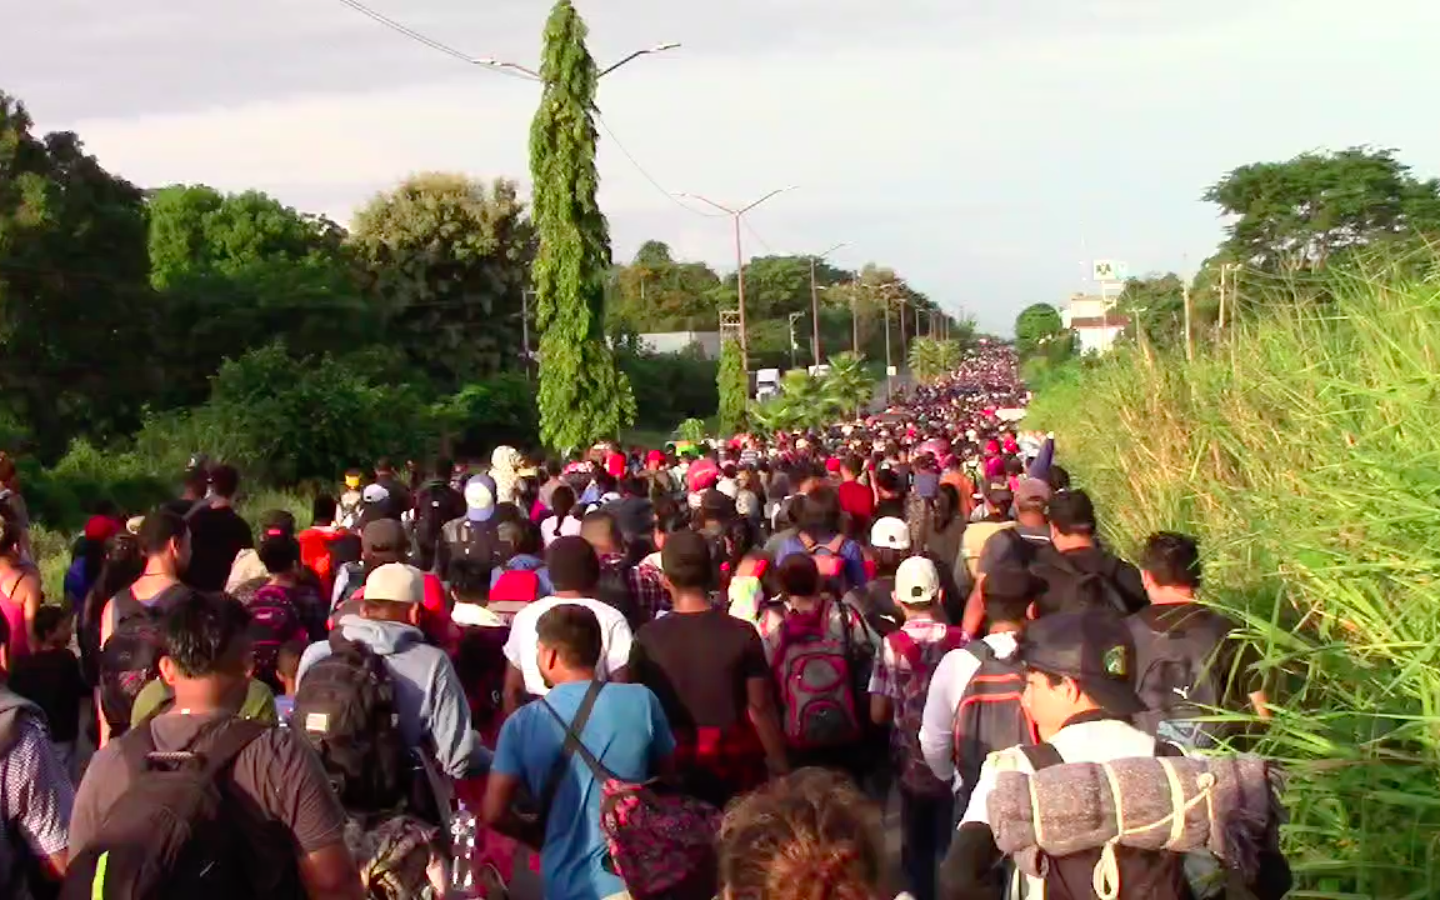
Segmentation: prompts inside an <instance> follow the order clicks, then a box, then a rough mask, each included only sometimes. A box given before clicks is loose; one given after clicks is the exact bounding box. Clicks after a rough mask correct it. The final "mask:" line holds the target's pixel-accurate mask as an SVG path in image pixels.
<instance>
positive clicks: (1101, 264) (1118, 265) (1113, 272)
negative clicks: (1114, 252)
mask: <svg viewBox="0 0 1440 900" xmlns="http://www.w3.org/2000/svg"><path fill="white" fill-rule="evenodd" d="M1090 277H1091V278H1093V279H1094V280H1095V281H1096V282H1098V283H1100V284H1121V283H1124V281H1125V280H1126V279H1128V278H1129V277H1130V267H1129V266H1127V265H1126V264H1125V263H1123V262H1116V261H1115V260H1113V259H1097V260H1095V262H1094V264H1093V266H1092V267H1091V276H1090Z"/></svg>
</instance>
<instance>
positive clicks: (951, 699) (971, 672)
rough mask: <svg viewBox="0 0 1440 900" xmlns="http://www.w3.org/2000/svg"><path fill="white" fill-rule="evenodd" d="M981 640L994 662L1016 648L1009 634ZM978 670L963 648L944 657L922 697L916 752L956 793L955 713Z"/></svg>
mask: <svg viewBox="0 0 1440 900" xmlns="http://www.w3.org/2000/svg"><path fill="white" fill-rule="evenodd" d="M984 641H985V643H986V644H988V645H989V647H990V649H991V650H993V651H995V656H996V658H998V659H1009V658H1010V657H1012V656H1014V655H1015V651H1016V650H1017V649H1018V648H1019V644H1018V643H1017V642H1016V640H1015V635H1014V633H1013V632H1008V631H1000V632H996V633H995V634H987V635H986V636H985V637H984ZM979 670H980V660H979V659H977V658H976V657H975V654H973V653H971V652H970V651H969V650H966V649H965V648H964V647H961V648H960V649H958V650H951V651H950V652H949V653H947V654H945V656H944V657H943V658H942V659H941V660H940V663H939V665H937V666H936V667H935V674H933V675H931V676H930V693H929V694H927V695H926V697H925V714H924V716H923V717H922V718H921V720H920V752H921V753H923V754H924V755H925V762H926V763H927V764H928V765H929V766H930V771H932V772H934V773H935V777H936V778H939V779H941V780H942V781H948V780H950V779H951V778H952V777H953V778H954V780H955V790H956V791H957V792H958V791H959V790H960V788H961V784H960V773H958V772H956V771H955V756H954V753H955V749H954V743H955V710H957V709H959V708H960V701H961V700H963V699H964V698H965V689H966V688H968V687H969V686H970V679H972V678H974V677H975V673H976V672H978V671H979Z"/></svg>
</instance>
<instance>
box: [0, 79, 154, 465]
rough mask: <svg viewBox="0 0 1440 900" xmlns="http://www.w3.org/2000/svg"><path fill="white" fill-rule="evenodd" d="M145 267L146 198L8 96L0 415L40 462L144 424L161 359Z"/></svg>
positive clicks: (1, 170) (2, 157)
mask: <svg viewBox="0 0 1440 900" xmlns="http://www.w3.org/2000/svg"><path fill="white" fill-rule="evenodd" d="M146 268H147V261H146V253H145V211H144V201H143V196H142V194H141V192H140V190H139V189H138V188H136V187H135V186H134V185H132V184H130V183H129V182H127V181H125V180H124V179H121V178H117V177H115V176H114V175H111V174H110V173H108V172H106V171H105V170H104V169H103V168H101V166H100V164H99V163H98V162H96V161H95V159H94V157H92V156H89V155H87V154H86V153H85V152H84V149H83V147H82V145H81V143H80V140H79V138H77V137H76V136H75V135H74V134H71V133H69V132H59V133H54V134H48V135H44V136H43V137H42V136H39V135H37V134H34V133H33V132H32V123H31V120H30V116H29V114H28V112H27V111H26V109H25V107H24V105H23V104H22V103H20V101H18V100H16V99H14V98H12V97H10V96H8V95H6V94H4V93H0V384H4V386H5V390H4V396H3V401H0V403H3V407H4V409H3V412H4V415H3V416H0V417H3V418H7V419H9V420H11V421H12V423H13V425H14V426H15V427H16V430H18V431H19V432H21V433H24V434H28V435H29V436H30V437H31V438H32V439H33V440H34V442H35V445H36V446H35V449H37V450H38V451H39V453H40V455H41V456H42V457H44V458H47V459H48V458H54V457H57V456H58V455H59V454H60V453H61V452H63V450H64V448H65V446H66V445H67V444H68V443H69V441H70V439H71V438H72V437H76V436H80V435H92V436H96V437H99V438H102V439H103V438H109V437H112V436H115V435H118V434H123V433H127V432H128V431H130V430H131V429H133V428H134V427H136V426H138V425H139V415H140V411H141V407H142V404H143V403H144V402H145V400H146V399H147V395H148V393H149V388H150V387H151V386H152V385H153V384H154V381H155V378H154V375H153V366H154V365H155V363H156V362H157V355H156V352H155V344H154V341H153V336H152V329H151V326H152V325H153V324H154V322H153V319H152V315H153V312H154V302H153V301H154V295H153V293H152V291H151V290H150V286H149V284H148V283H147V279H146ZM167 350H168V348H167Z"/></svg>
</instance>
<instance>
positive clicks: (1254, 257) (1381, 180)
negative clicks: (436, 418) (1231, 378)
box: [1015, 147, 1440, 374]
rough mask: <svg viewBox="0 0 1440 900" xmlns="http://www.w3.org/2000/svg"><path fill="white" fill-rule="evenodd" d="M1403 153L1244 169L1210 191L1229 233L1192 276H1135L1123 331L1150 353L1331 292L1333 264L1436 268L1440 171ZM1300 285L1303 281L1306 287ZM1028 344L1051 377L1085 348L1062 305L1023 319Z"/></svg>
mask: <svg viewBox="0 0 1440 900" xmlns="http://www.w3.org/2000/svg"><path fill="white" fill-rule="evenodd" d="M1396 153H1397V151H1395V150H1390V149H1376V148H1371V147H1351V148H1348V149H1345V150H1340V151H1335V152H1309V153H1303V154H1301V155H1299V156H1297V157H1295V158H1293V159H1290V160H1285V161H1280V162H1257V163H1251V164H1249V165H1244V166H1240V167H1238V168H1236V169H1233V170H1232V171H1230V172H1229V173H1227V174H1226V175H1225V176H1224V177H1222V178H1221V179H1220V180H1218V181H1217V182H1215V184H1213V185H1211V186H1210V187H1209V188H1208V189H1207V190H1206V191H1205V193H1204V195H1203V199H1205V200H1206V201H1208V202H1210V203H1213V204H1215V205H1216V206H1217V207H1218V209H1219V212H1220V214H1221V216H1223V217H1225V218H1226V220H1227V224H1226V228H1225V240H1224V241H1222V242H1221V243H1220V245H1219V246H1218V247H1217V248H1216V249H1215V251H1214V253H1212V254H1211V255H1210V256H1209V257H1208V258H1207V259H1206V260H1205V261H1204V262H1203V263H1202V264H1201V266H1200V268H1199V271H1198V272H1197V273H1196V274H1195V277H1194V278H1193V279H1192V280H1190V281H1189V282H1188V283H1187V282H1186V281H1185V279H1183V278H1182V277H1181V276H1180V275H1178V274H1176V273H1174V272H1155V273H1150V274H1146V275H1144V276H1141V277H1136V278H1131V279H1129V280H1128V281H1127V282H1126V283H1125V286H1124V290H1123V291H1122V292H1121V294H1120V295H1119V297H1118V300H1117V303H1116V307H1115V312H1116V313H1117V314H1118V315H1119V316H1122V317H1124V319H1125V320H1126V325H1125V329H1124V332H1123V334H1122V336H1121V340H1122V341H1125V342H1129V343H1134V344H1139V345H1141V346H1143V347H1145V348H1148V349H1149V350H1167V349H1177V348H1183V347H1184V346H1185V345H1186V339H1187V329H1186V320H1187V316H1186V305H1187V302H1188V305H1189V331H1188V334H1189V340H1190V342H1191V346H1192V348H1193V344H1194V343H1195V342H1198V341H1202V340H1207V339H1210V338H1212V337H1214V336H1215V335H1216V334H1217V333H1219V332H1221V331H1222V330H1223V329H1224V328H1225V327H1227V325H1233V324H1234V323H1235V322H1236V321H1237V320H1240V319H1243V318H1246V317H1251V316H1257V315H1265V314H1267V312H1268V311H1270V310H1271V309H1273V307H1274V305H1275V304H1286V305H1293V304H1294V302H1295V299H1296V298H1297V297H1304V298H1309V299H1315V300H1320V301H1324V300H1326V299H1328V298H1329V296H1330V292H1331V291H1333V289H1334V286H1335V284H1336V283H1337V282H1336V281H1335V280H1334V279H1330V278H1326V277H1325V275H1326V273H1327V272H1328V271H1330V270H1335V269H1343V268H1345V267H1347V266H1354V265H1357V264H1360V265H1363V264H1365V263H1366V262H1367V261H1368V260H1371V259H1374V258H1377V257H1379V258H1383V259H1385V260H1386V261H1387V264H1393V265H1400V266H1402V267H1405V268H1410V269H1414V268H1417V267H1419V268H1424V269H1427V270H1428V269H1430V268H1433V267H1434V266H1435V260H1436V255H1435V254H1434V252H1433V246H1434V240H1435V237H1436V236H1437V235H1440V179H1435V178H1431V179H1422V178H1419V177H1417V176H1415V175H1414V174H1413V172H1412V171H1411V169H1410V167H1409V166H1407V165H1405V164H1404V163H1403V162H1401V161H1400V160H1399V159H1398V158H1397V156H1396ZM1297 288H1299V290H1297ZM1015 335H1016V341H1017V349H1018V350H1019V352H1020V353H1021V355H1022V357H1024V358H1026V359H1028V360H1031V363H1030V369H1031V372H1032V373H1033V374H1039V373H1040V372H1042V371H1043V370H1044V369H1045V368H1046V367H1047V366H1053V365H1055V364H1058V363H1061V362H1063V361H1064V360H1065V359H1067V358H1069V357H1070V356H1071V355H1072V354H1073V352H1074V345H1073V341H1072V340H1071V337H1070V335H1068V334H1066V333H1065V332H1064V330H1063V328H1062V325H1061V318H1060V313H1059V310H1058V309H1056V308H1055V307H1054V305H1052V304H1048V303H1037V304H1034V305H1032V306H1030V307H1027V308H1026V309H1025V310H1024V311H1022V312H1021V313H1020V315H1019V316H1018V317H1017V319H1016V323H1015Z"/></svg>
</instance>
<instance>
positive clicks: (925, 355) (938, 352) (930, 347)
mask: <svg viewBox="0 0 1440 900" xmlns="http://www.w3.org/2000/svg"><path fill="white" fill-rule="evenodd" d="M963 352H964V351H963V350H962V349H961V347H960V342H959V341H954V340H951V341H942V340H940V339H939V338H928V337H923V338H916V339H915V342H914V343H912V344H911V345H910V372H911V374H913V375H914V376H915V377H916V378H918V379H919V380H920V382H921V383H922V384H931V383H934V382H936V381H939V380H940V379H941V378H944V377H945V376H946V375H949V374H950V373H951V372H954V371H955V370H956V369H957V368H959V367H960V359H961V356H962V354H963Z"/></svg>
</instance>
